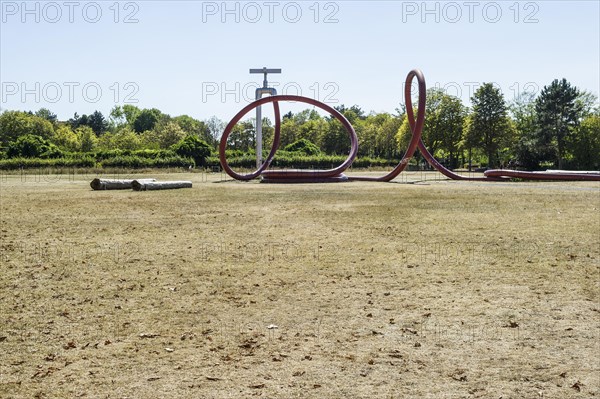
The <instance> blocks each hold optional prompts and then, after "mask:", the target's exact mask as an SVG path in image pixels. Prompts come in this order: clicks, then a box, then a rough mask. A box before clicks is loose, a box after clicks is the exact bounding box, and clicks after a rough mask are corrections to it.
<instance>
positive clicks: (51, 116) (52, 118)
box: [35, 108, 58, 126]
mask: <svg viewBox="0 0 600 399" xmlns="http://www.w3.org/2000/svg"><path fill="white" fill-rule="evenodd" d="M35 116H39V117H40V118H43V119H45V120H47V121H48V122H50V123H52V125H53V126H56V123H57V122H58V118H57V116H56V114H55V113H53V112H52V111H50V110H49V109H48V108H40V109H38V110H37V111H36V112H35Z"/></svg>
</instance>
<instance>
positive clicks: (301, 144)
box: [284, 139, 321, 155]
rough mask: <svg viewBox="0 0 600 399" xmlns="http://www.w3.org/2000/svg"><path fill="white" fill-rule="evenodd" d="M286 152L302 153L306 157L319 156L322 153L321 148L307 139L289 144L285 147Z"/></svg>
mask: <svg viewBox="0 0 600 399" xmlns="http://www.w3.org/2000/svg"><path fill="white" fill-rule="evenodd" d="M284 151H287V152H295V153H301V154H304V155H319V154H320V153H321V150H320V149H319V147H317V146H316V145H315V144H313V143H311V142H310V141H308V140H306V139H300V140H298V141H294V142H293V143H291V144H288V145H287V146H285V148H284Z"/></svg>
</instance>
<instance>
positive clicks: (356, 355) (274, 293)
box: [0, 174, 600, 399]
mask: <svg viewBox="0 0 600 399" xmlns="http://www.w3.org/2000/svg"><path fill="white" fill-rule="evenodd" d="M405 176H406V177H404V178H403V179H404V180H406V179H409V180H411V179H420V178H421V177H420V176H421V175H419V174H416V175H405ZM411 176H412V178H411ZM92 177H93V176H61V177H57V178H43V179H39V178H38V179H36V178H35V176H34V177H31V176H30V177H25V178H24V177H23V176H19V175H8V176H6V175H5V176H1V177H0V200H1V203H0V211H1V225H0V235H1V237H2V241H1V247H0V262H1V266H0V270H1V274H0V397H2V398H5V397H6V398H78V397H82V398H142V399H150V398H245V397H253V396H258V397H269V398H295V397H298V398H500V397H502V398H505V399H506V398H515V399H516V398H591V397H598V396H600V381H599V378H598V373H599V371H600V370H599V369H600V366H599V364H598V358H599V356H600V347H599V344H598V342H600V340H599V336H598V335H599V334H598V332H599V327H600V324H599V321H600V304H599V303H598V302H599V288H600V287H599V277H600V274H599V266H600V216H599V215H600V212H599V209H600V185H598V183H556V182H554V183H548V182H538V183H527V182H520V183H489V184H484V183H468V182H450V181H432V182H425V183H423V182H421V183H417V184H394V183H392V184H386V183H358V182H356V183H344V184H316V185H264V184H258V183H255V182H251V183H239V182H233V181H225V182H219V180H221V177H222V176H220V175H207V174H176V175H164V176H161V175H158V174H153V175H152V177H157V178H171V179H175V180H180V179H190V180H193V181H194V188H193V189H186V190H173V191H161V192H130V191H108V192H93V191H91V190H90V188H89V181H91V179H92ZM270 325H276V326H277V328H268V326H270ZM271 327H272V326H271Z"/></svg>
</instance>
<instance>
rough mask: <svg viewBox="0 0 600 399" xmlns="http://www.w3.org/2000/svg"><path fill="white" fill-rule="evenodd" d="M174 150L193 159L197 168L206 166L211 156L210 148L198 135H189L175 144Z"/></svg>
mask: <svg viewBox="0 0 600 399" xmlns="http://www.w3.org/2000/svg"><path fill="white" fill-rule="evenodd" d="M172 148H173V150H174V151H175V152H176V153H177V154H178V155H181V156H183V157H192V158H194V161H195V163H196V166H204V165H205V164H206V158H207V157H208V156H209V155H210V153H211V151H210V146H209V145H208V144H207V143H206V142H205V141H204V140H202V139H200V137H198V136H197V135H188V136H186V137H185V138H183V139H182V140H181V141H180V142H178V143H177V144H175V145H174V146H173V147H172Z"/></svg>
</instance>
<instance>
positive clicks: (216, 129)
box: [204, 116, 226, 145]
mask: <svg viewBox="0 0 600 399" xmlns="http://www.w3.org/2000/svg"><path fill="white" fill-rule="evenodd" d="M204 124H205V125H206V127H207V129H208V131H209V133H210V137H211V141H210V142H211V143H214V144H215V145H216V144H218V143H219V141H220V140H221V135H222V134H223V131H224V130H225V125H226V124H225V122H223V121H222V120H221V119H219V118H217V117H216V116H211V117H210V118H209V119H207V120H206V121H204Z"/></svg>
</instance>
